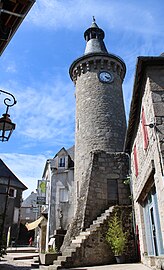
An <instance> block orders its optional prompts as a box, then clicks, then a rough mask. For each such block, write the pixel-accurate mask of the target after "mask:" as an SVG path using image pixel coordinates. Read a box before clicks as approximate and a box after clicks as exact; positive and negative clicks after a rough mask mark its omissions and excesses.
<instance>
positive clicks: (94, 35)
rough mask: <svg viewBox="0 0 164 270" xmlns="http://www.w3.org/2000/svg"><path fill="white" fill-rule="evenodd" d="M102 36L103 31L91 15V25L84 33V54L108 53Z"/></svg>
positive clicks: (103, 35)
mask: <svg viewBox="0 0 164 270" xmlns="http://www.w3.org/2000/svg"><path fill="white" fill-rule="evenodd" d="M104 37H105V34H104V31H103V30H102V29H101V28H99V27H98V25H97V23H96V21H95V18H94V17H93V21H92V25H91V27H90V28H88V29H87V30H86V31H85V33H84V38H85V40H86V42H87V44H86V48H85V52H84V54H85V55H86V54H89V53H108V51H107V49H106V47H105V44H104V41H103V39H104Z"/></svg>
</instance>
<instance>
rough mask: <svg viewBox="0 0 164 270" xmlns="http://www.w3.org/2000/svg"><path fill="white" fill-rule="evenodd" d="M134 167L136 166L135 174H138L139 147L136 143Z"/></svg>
mask: <svg viewBox="0 0 164 270" xmlns="http://www.w3.org/2000/svg"><path fill="white" fill-rule="evenodd" d="M134 168H135V175H136V176H138V159H137V147H136V144H135V146H134Z"/></svg>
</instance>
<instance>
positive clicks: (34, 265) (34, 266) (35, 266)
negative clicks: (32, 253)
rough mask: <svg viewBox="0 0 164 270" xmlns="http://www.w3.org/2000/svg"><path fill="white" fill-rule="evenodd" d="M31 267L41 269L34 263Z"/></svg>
mask: <svg viewBox="0 0 164 270" xmlns="http://www.w3.org/2000/svg"><path fill="white" fill-rule="evenodd" d="M31 267H32V268H39V263H35V262H33V263H31Z"/></svg>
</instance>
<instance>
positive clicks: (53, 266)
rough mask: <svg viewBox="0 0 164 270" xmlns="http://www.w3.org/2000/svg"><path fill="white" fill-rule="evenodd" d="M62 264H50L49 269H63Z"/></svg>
mask: <svg viewBox="0 0 164 270" xmlns="http://www.w3.org/2000/svg"><path fill="white" fill-rule="evenodd" d="M61 268H62V266H61V265H60V264H59V265H49V266H48V270H58V269H61Z"/></svg>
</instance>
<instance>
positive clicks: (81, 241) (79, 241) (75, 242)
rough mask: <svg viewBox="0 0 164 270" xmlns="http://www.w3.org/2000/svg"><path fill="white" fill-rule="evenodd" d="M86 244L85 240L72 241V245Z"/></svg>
mask: <svg viewBox="0 0 164 270" xmlns="http://www.w3.org/2000/svg"><path fill="white" fill-rule="evenodd" d="M83 242H84V239H74V240H72V244H82V243H83Z"/></svg>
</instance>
